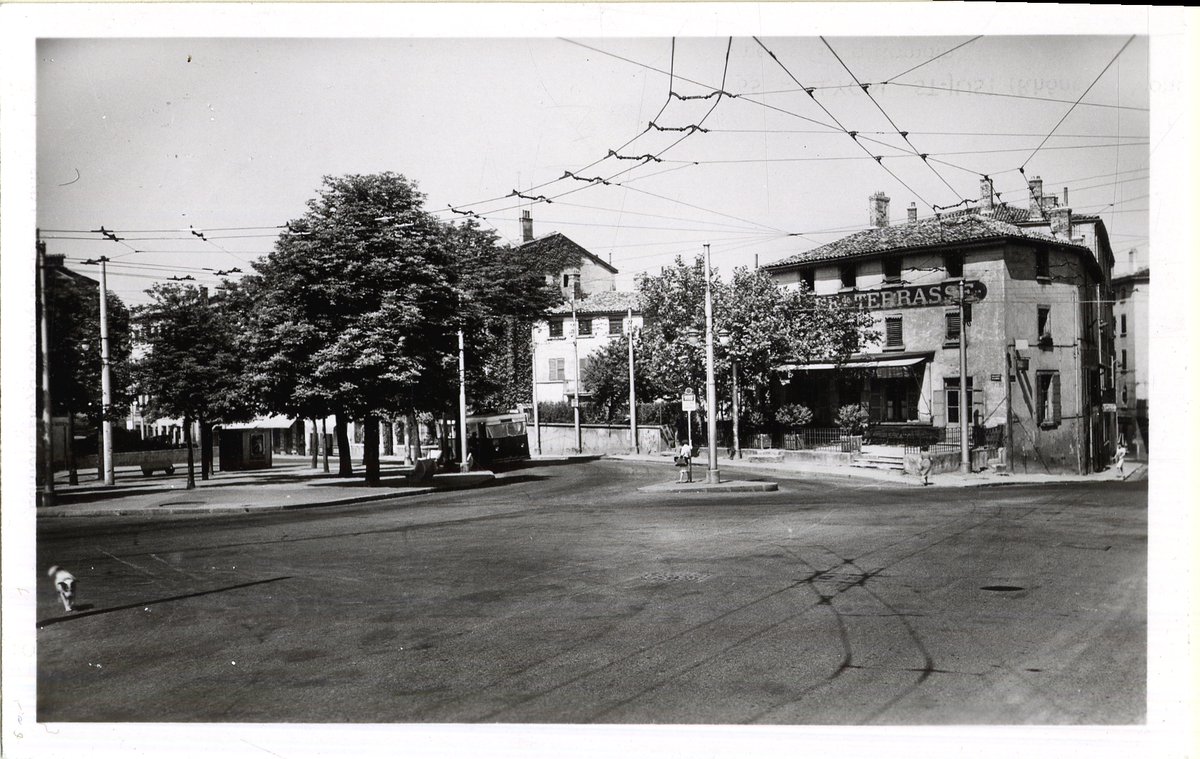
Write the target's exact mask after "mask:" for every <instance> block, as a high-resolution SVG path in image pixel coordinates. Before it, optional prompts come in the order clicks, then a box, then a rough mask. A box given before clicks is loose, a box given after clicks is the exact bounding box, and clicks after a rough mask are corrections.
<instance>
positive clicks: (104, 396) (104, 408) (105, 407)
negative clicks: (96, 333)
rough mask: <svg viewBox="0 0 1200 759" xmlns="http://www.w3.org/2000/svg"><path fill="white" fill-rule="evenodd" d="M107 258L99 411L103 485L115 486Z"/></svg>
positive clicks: (102, 300) (102, 294)
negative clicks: (100, 414)
mask: <svg viewBox="0 0 1200 759" xmlns="http://www.w3.org/2000/svg"><path fill="white" fill-rule="evenodd" d="M106 263H108V258H107V257H106V256H100V396H101V397H100V410H101V413H102V414H104V417H103V422H102V423H101V429H102V430H103V431H104V484H105V485H115V484H116V481H117V480H116V473H115V469H114V467H113V426H112V419H110V418H109V412H110V411H111V408H110V407H111V405H112V374H111V372H110V370H109V366H108V272H107V266H105V264H106Z"/></svg>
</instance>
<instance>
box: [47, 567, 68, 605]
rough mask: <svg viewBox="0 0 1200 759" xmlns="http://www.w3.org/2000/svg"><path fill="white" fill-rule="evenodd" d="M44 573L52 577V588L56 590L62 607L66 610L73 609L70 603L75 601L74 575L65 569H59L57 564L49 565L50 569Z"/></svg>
mask: <svg viewBox="0 0 1200 759" xmlns="http://www.w3.org/2000/svg"><path fill="white" fill-rule="evenodd" d="M46 574H48V575H50V576H51V577H53V578H54V589H55V590H57V591H58V597H59V599H60V600H61V601H62V604H63V608H64V609H66V610H67V611H74V609H73V608H72V605H73V604H74V603H75V575H73V574H71V573H70V572H68V571H67V570H65V569H59V568H58V567H57V566H53V567H50V571H49V572H47V573H46Z"/></svg>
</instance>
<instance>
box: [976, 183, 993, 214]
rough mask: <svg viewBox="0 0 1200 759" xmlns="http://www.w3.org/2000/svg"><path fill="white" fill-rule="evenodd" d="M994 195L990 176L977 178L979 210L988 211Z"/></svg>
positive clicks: (991, 206)
mask: <svg viewBox="0 0 1200 759" xmlns="http://www.w3.org/2000/svg"><path fill="white" fill-rule="evenodd" d="M994 195H995V190H994V189H993V187H992V180H991V178H990V177H984V178H983V179H980V180H979V209H980V210H981V211H990V210H992V208H993V207H994V203H993V202H992V198H993V196H994Z"/></svg>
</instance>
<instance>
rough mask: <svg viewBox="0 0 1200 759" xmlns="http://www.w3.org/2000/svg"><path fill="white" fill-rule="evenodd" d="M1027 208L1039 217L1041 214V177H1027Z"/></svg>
mask: <svg viewBox="0 0 1200 759" xmlns="http://www.w3.org/2000/svg"><path fill="white" fill-rule="evenodd" d="M1029 210H1030V211H1033V212H1034V213H1035V214H1036V215H1037V216H1038V217H1039V218H1041V216H1042V178H1041V177H1030V178H1029Z"/></svg>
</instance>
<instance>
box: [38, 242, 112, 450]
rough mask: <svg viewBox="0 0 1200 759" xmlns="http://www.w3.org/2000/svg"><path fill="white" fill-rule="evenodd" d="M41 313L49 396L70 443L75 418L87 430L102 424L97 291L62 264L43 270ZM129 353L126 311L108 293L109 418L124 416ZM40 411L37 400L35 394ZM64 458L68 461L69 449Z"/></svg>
mask: <svg viewBox="0 0 1200 759" xmlns="http://www.w3.org/2000/svg"><path fill="white" fill-rule="evenodd" d="M45 308H46V314H47V317H48V319H47V321H48V327H49V351H48V353H49V357H50V397H51V403H52V404H53V406H54V412H55V413H56V414H65V415H66V417H67V420H68V422H67V423H68V431H67V433H68V434H67V438H68V445H71V444H73V438H74V422H75V416H76V415H77V414H82V415H84V416H85V417H86V420H87V423H88V425H89V426H92V427H96V426H99V424H100V423H101V422H102V421H104V419H105V415H104V413H103V408H102V391H101V358H100V352H101V351H100V288H99V286H98V284H97V283H96V282H94V281H92V280H91V279H89V278H86V277H83V276H80V275H77V274H74V273H73V272H70V271H68V270H66V269H63V268H62V267H61V266H55V265H50V266H48V269H47V271H46V305H45ZM40 340H41V332H40V331H39V332H38V341H39V350H38V354H37V355H38V375H37V376H38V382H39V384H40V382H41V377H42V374H41V360H42V351H41V350H40ZM131 351H132V331H131V325H130V312H129V309H128V308H127V307H126V306H125V304H124V302H122V300H121V299H120V298H119V297H118V296H117V295H115V294H114V293H111V292H110V293H108V355H109V376H110V379H111V380H112V381H111V385H110V394H111V399H110V400H111V403H110V407H109V413H108V419H109V420H110V421H119V420H122V419H123V418H124V415H125V413H126V412H127V411H128V409H129V404H130V402H131V401H132V393H130V386H131V384H132V381H131V373H130V372H131V370H130V362H129V357H130V354H131ZM37 402H38V404H39V406H38V408H39V413H40V409H41V406H40V404H41V402H42V397H41V394H40V393H39V394H38V398H37ZM68 458H69V459H72V460H73V456H71V451H70V450H68Z"/></svg>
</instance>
